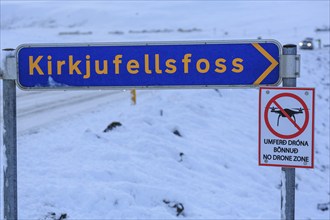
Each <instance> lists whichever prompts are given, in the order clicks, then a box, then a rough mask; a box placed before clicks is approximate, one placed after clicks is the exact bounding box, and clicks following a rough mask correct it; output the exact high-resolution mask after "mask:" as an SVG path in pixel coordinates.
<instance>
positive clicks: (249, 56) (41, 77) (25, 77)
mask: <svg viewBox="0 0 330 220" xmlns="http://www.w3.org/2000/svg"><path fill="white" fill-rule="evenodd" d="M280 54H281V45H280V44H279V43H278V42H277V41H273V40H268V41H261V40H259V41H232V42H221V41H220V42H214V41H211V42H197V43H195V42H180V43H178V42H174V43H172V42H166V43H165V42H152V43H131V44H127V43H126V44H109V45H98V44H88V45H87V44H86V45H76V44H62V45H43V44H39V45H22V46H20V47H19V48H18V49H17V54H16V56H17V62H18V77H17V82H18V85H19V86H20V87H21V88H23V89H42V88H50V89H57V88H58V89H69V88H75V87H83V88H91V87H92V88H95V87H97V88H102V87H105V88H113V89H114V88H141V87H153V88H161V87H169V88H171V87H175V88H181V87H183V88H184V87H201V86H208V87H217V86H229V87H230V86H235V87H237V86H241V87H249V86H250V87H253V86H259V85H277V84H279V83H280V81H281V79H280V68H279V59H280Z"/></svg>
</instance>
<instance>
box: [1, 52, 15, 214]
mask: <svg viewBox="0 0 330 220" xmlns="http://www.w3.org/2000/svg"><path fill="white" fill-rule="evenodd" d="M5 68H6V69H5V72H4V74H3V80H2V86H3V122H4V123H3V130H4V132H3V147H4V149H3V151H4V152H3V156H4V158H3V159H4V160H3V176H4V179H3V196H4V197H3V212H4V213H3V215H4V216H3V218H4V219H5V220H15V219H18V214H17V123H16V83H15V74H16V71H15V68H16V59H15V57H13V56H8V57H6V66H5Z"/></svg>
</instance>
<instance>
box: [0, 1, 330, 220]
mask: <svg viewBox="0 0 330 220" xmlns="http://www.w3.org/2000/svg"><path fill="white" fill-rule="evenodd" d="M329 4H330V3H329V1H93V2H91V1H55V0H54V1H12V0H11V1H8V0H1V38H0V40H1V50H2V49H4V48H16V47H17V46H18V45H20V44H23V43H87V42H88V43H89V42H133V41H186V40H237V39H256V38H258V37H261V38H263V39H275V40H278V41H279V42H280V43H281V44H283V45H284V44H288V43H294V44H298V43H299V41H301V40H303V39H304V38H305V37H313V38H314V39H320V40H321V44H322V48H318V45H317V43H315V45H316V48H315V50H312V51H305V50H299V51H298V53H299V54H300V55H301V60H302V61H301V77H300V78H299V79H298V86H300V87H315V89H316V100H315V107H316V109H315V112H316V114H315V168H314V169H296V184H297V185H296V207H295V208H296V212H295V214H296V219H315V220H317V219H329V218H330V217H329V215H330V210H329V209H330V179H329V178H330V177H329V176H330V171H329V170H330V167H329V166H330V161H329V160H330V159H329V158H330V153H329V151H330V150H329V148H330V143H329V142H330V140H329V133H330V127H329V126H330V101H329V99H330V77H329V75H330V74H329V71H330V68H329V67H330V55H329V54H330V51H329V49H330V47H324V46H326V45H329V44H330V42H329V38H330V32H329V31H318V32H317V31H315V29H316V28H324V27H330V22H329V19H330V5H329ZM315 42H316V41H315ZM4 56H5V52H3V51H1V60H3V59H4ZM2 68H3V65H2ZM17 96H18V98H17V100H18V101H17V102H18V134H19V136H18V200H19V201H18V211H19V219H47V220H49V219H65V218H67V219H280V203H281V201H280V194H281V186H280V183H281V169H280V168H276V167H260V166H258V89H219V90H215V89H205V90H202V89H196V90H192V89H190V90H143V91H140V90H138V91H137V104H136V105H132V104H131V101H130V93H129V91H109V90H108V91H65V92H64V91H43V92H40V91H37V92H26V91H20V90H18V91H17ZM1 100H2V90H1ZM1 111H2V110H1ZM112 122H119V123H120V124H121V126H118V127H115V128H114V129H112V130H110V131H108V132H104V130H105V129H106V128H107V126H108V125H109V124H111V123H112ZM1 123H2V119H1ZM1 128H2V125H1ZM2 132H3V131H1V133H2ZM1 138H2V135H1ZM1 143H2V139H1ZM1 148H2V149H1V151H3V146H2V145H1ZM1 163H3V156H2V157H1ZM2 166H3V164H1V167H2ZM1 182H2V180H1ZM1 198H2V191H1ZM1 202H2V201H1ZM175 205H176V206H175ZM1 206H2V204H1ZM181 206H183V207H184V210H183V211H182V212H180V208H181ZM320 207H323V209H321V208H320ZM1 216H2V213H1Z"/></svg>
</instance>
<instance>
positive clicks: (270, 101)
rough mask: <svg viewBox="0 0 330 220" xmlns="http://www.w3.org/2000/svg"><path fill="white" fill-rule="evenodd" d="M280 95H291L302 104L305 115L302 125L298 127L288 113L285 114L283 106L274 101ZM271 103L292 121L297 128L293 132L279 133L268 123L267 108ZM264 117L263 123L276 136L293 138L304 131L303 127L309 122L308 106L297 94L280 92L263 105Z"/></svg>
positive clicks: (280, 96)
mask: <svg viewBox="0 0 330 220" xmlns="http://www.w3.org/2000/svg"><path fill="white" fill-rule="evenodd" d="M282 97H291V98H293V99H295V100H297V101H298V102H299V103H300V104H301V105H302V107H303V109H304V111H305V115H306V116H305V121H304V124H303V126H302V127H299V126H298V125H297V123H296V122H295V121H293V120H292V118H291V117H290V116H289V115H287V113H286V112H285V111H284V110H283V108H282V107H281V106H280V105H279V104H278V103H277V102H276V100H277V99H279V98H282ZM273 103H274V104H275V105H276V106H277V107H278V108H279V109H280V110H281V112H282V113H283V114H284V115H285V116H286V118H287V119H289V121H290V122H291V123H293V125H294V126H295V127H296V128H297V129H298V131H297V132H296V133H293V134H280V133H278V132H277V131H275V130H274V129H273V127H272V126H271V124H270V123H269V119H268V110H269V109H270V106H271V104H273ZM264 119H265V123H266V126H267V128H268V129H269V130H270V132H272V133H273V134H274V135H275V136H277V137H279V138H283V139H290V138H295V137H297V136H299V135H301V134H302V133H303V132H304V131H305V129H306V127H307V125H308V122H309V111H308V107H307V105H306V103H305V102H304V100H302V99H301V98H300V97H299V96H297V95H295V94H292V93H280V94H277V95H276V96H274V97H273V98H271V99H270V100H269V102H268V103H267V105H266V107H265V112H264Z"/></svg>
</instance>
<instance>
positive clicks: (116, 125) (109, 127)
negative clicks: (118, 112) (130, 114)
mask: <svg viewBox="0 0 330 220" xmlns="http://www.w3.org/2000/svg"><path fill="white" fill-rule="evenodd" d="M120 126H122V124H121V123H120V122H118V121H114V122H112V123H111V124H109V125H108V127H107V128H106V129H104V131H103V132H108V131H111V130H112V129H114V128H116V127H120Z"/></svg>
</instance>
